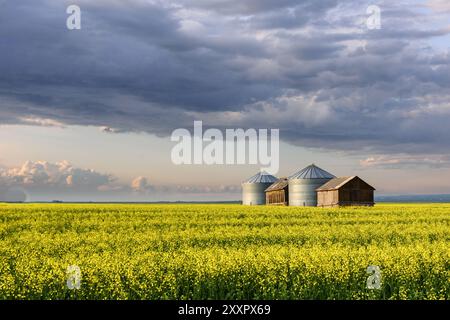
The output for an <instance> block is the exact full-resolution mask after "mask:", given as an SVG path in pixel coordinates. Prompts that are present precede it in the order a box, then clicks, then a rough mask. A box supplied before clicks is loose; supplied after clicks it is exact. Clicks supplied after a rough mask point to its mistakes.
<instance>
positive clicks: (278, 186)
mask: <svg viewBox="0 0 450 320" xmlns="http://www.w3.org/2000/svg"><path fill="white" fill-rule="evenodd" d="M287 186H288V179H287V178H280V179H278V180H277V181H276V182H275V183H274V184H272V185H271V186H270V187H268V188H267V189H266V192H268V191H276V190H283V189H284V188H286V187H287Z"/></svg>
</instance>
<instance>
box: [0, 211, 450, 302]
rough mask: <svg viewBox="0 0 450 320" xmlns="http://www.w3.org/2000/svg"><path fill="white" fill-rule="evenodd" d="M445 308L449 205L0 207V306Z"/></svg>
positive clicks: (449, 278)
mask: <svg viewBox="0 0 450 320" xmlns="http://www.w3.org/2000/svg"><path fill="white" fill-rule="evenodd" d="M69 266H77V267H78V268H79V271H80V274H79V275H78V276H79V278H77V279H78V280H79V289H77V288H74V287H73V285H72V286H70V285H69V284H70V283H72V284H74V283H75V282H73V274H69V273H67V268H68V267H69ZM369 266H377V267H378V268H379V270H380V272H381V275H380V278H379V279H380V280H381V281H380V282H379V287H378V288H379V289H376V288H375V289H369V288H368V283H367V282H368V278H369V277H370V276H371V273H368V272H367V268H368V267H369ZM71 277H72V278H71ZM70 281H72V282H70ZM449 297H450V204H381V205H377V206H375V207H374V208H346V209H343V208H341V209H322V208H294V207H267V206H260V207H244V206H241V205H230V204H223V205H216V204H208V205H199V204H174V205H168V204H161V205H159V204H142V205H136V204H124V205H118V204H0V299H449Z"/></svg>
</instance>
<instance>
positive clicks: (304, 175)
mask: <svg viewBox="0 0 450 320" xmlns="http://www.w3.org/2000/svg"><path fill="white" fill-rule="evenodd" d="M333 178H336V177H335V176H334V175H332V174H331V173H329V172H327V171H325V170H323V169H321V168H319V167H317V166H316V165H314V164H312V165H310V166H307V167H306V168H304V169H302V170H300V171H298V172H296V173H294V174H293V175H292V176H290V177H289V180H293V179H333Z"/></svg>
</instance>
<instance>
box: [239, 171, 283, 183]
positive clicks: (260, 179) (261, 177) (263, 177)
mask: <svg viewBox="0 0 450 320" xmlns="http://www.w3.org/2000/svg"><path fill="white" fill-rule="evenodd" d="M277 180H278V179H277V177H274V176H273V175H271V174H269V173H267V172H265V171H261V172H258V173H257V174H255V175H254V176H251V177H250V178H248V179H247V180H245V181H244V182H242V183H274V182H275V181H277Z"/></svg>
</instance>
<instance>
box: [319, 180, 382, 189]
mask: <svg viewBox="0 0 450 320" xmlns="http://www.w3.org/2000/svg"><path fill="white" fill-rule="evenodd" d="M355 178H358V179H360V180H361V181H363V182H364V183H365V184H367V185H368V186H369V187H370V188H372V189H373V190H375V188H374V187H372V186H371V185H369V184H368V183H367V182H365V181H364V180H362V179H361V178H359V177H358V176H351V177H339V178H334V179H331V180H330V181H328V182H327V183H325V184H324V185H322V186H321V187H319V188H317V189H316V191H330V190H337V189H339V188H341V187H342V186H344V185H346V184H347V183H348V182H350V181H351V180H353V179H355Z"/></svg>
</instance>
